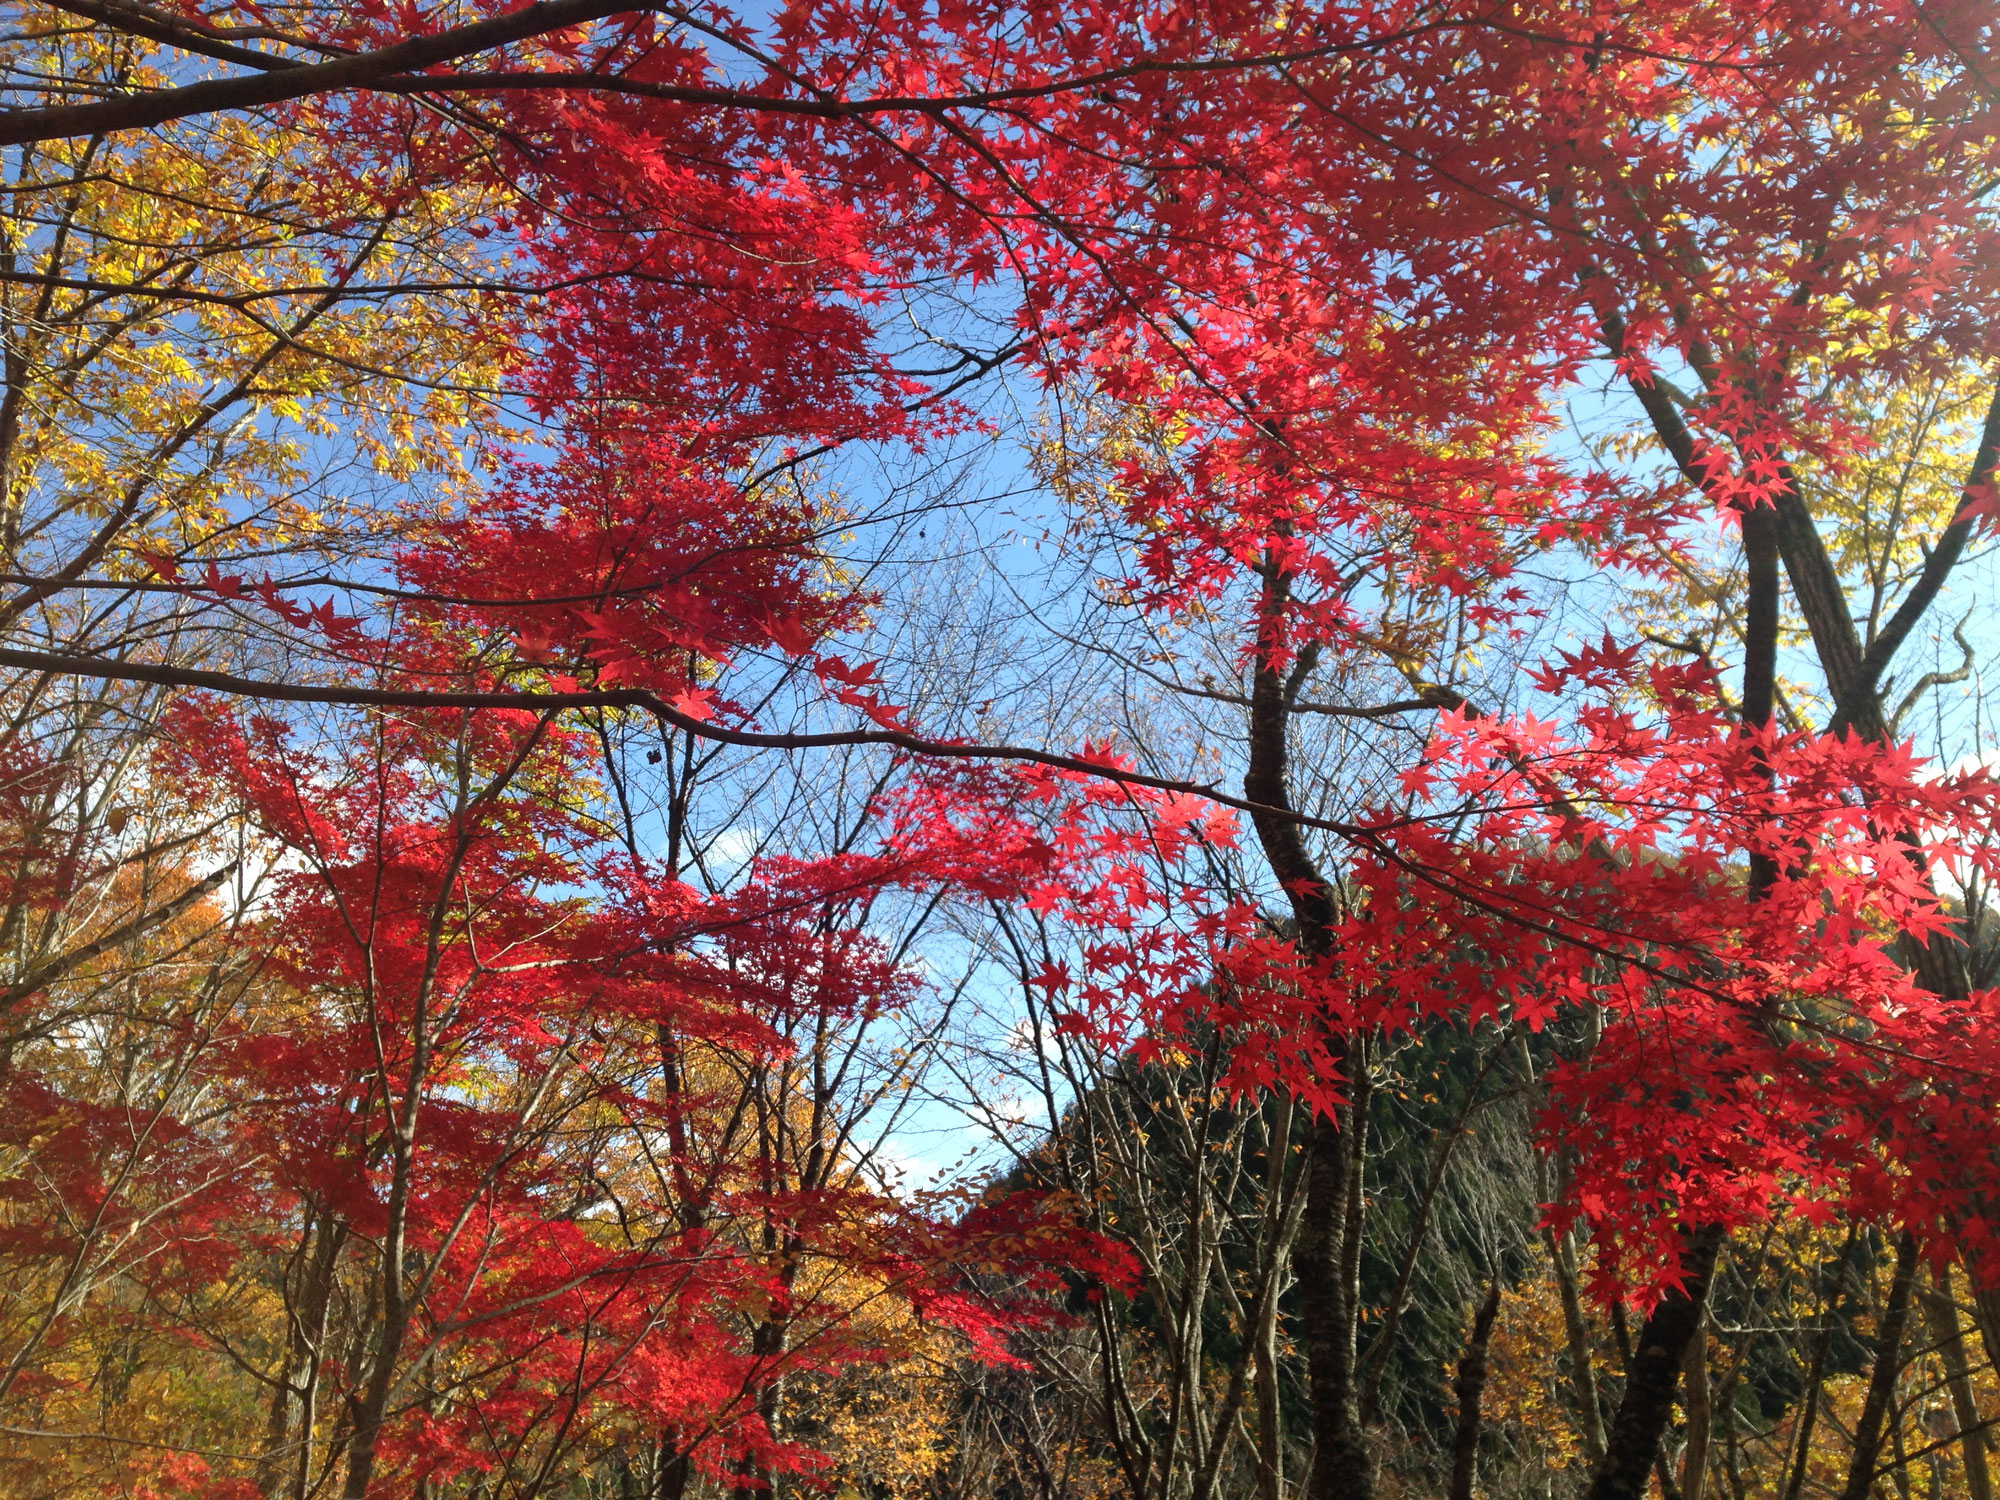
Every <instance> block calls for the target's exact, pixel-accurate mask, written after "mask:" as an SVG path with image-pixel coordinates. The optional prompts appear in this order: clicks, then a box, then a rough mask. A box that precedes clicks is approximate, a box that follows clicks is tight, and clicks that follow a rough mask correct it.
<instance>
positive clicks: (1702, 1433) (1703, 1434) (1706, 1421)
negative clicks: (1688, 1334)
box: [1681, 1319, 1714, 1500]
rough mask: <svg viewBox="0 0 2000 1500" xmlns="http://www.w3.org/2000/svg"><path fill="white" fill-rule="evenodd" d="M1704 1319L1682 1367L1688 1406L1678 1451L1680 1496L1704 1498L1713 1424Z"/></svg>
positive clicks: (1685, 1401)
mask: <svg viewBox="0 0 2000 1500" xmlns="http://www.w3.org/2000/svg"><path fill="white" fill-rule="evenodd" d="M1705 1322H1706V1319H1704V1320H1703V1324H1697V1325H1696V1327H1695V1331H1694V1337H1693V1338H1691V1339H1689V1340H1688V1347H1687V1363H1686V1366H1685V1367H1684V1369H1683V1371H1682V1378H1683V1379H1684V1380H1685V1381H1686V1383H1687V1394H1686V1396H1685V1398H1684V1399H1683V1401H1682V1405H1683V1406H1685V1407H1686V1409H1687V1448H1686V1449H1685V1450H1684V1451H1683V1452H1682V1454H1681V1496H1682V1500H1704V1496H1705V1494H1706V1492H1707V1489H1708V1445H1709V1434H1710V1432H1711V1430H1712V1429H1713V1425H1714V1404H1713V1402H1712V1401H1711V1399H1710V1393H1709V1386H1708V1334H1707V1331H1706V1329H1705V1327H1704V1326H1703V1325H1704V1324H1705Z"/></svg>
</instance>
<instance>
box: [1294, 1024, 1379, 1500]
mask: <svg viewBox="0 0 2000 1500" xmlns="http://www.w3.org/2000/svg"><path fill="white" fill-rule="evenodd" d="M1358 1051H1359V1049H1358V1047H1357V1048H1351V1049H1350V1055H1351V1056H1353V1055H1355V1054H1358ZM1351 1077H1352V1074H1350V1078H1351ZM1340 1113H1341V1115H1342V1116H1344V1117H1345V1124H1346V1126H1347V1128H1346V1129H1345V1130H1343V1129H1342V1128H1341V1126H1342V1121H1340V1120H1333V1119H1319V1120H1315V1121H1314V1122H1313V1127H1312V1134H1311V1136H1310V1138H1309V1141H1308V1145H1307V1148H1306V1149H1307V1163H1306V1171H1307V1173H1308V1176H1307V1179H1306V1194H1307V1201H1306V1222H1305V1226H1304V1230H1303V1232H1302V1233H1301V1234H1300V1236H1299V1249H1298V1265H1299V1284H1298V1290H1299V1324H1300V1328H1301V1332H1302V1333H1303V1336H1304V1343H1305V1348H1306V1370H1307V1374H1308V1376H1309V1377H1310V1379H1311V1381H1312V1397H1313V1468H1312V1475H1311V1477H1310V1479H1309V1481H1308V1485H1309V1489H1308V1495H1309V1497H1310V1500H1370V1497H1372V1496H1373V1494H1374V1492H1375V1471H1374V1465H1373V1463H1372V1462H1371V1461H1370V1458H1369V1454H1368V1447H1367V1444H1366V1442H1365V1440H1364V1439H1363V1436H1362V1431H1361V1413H1360V1406H1359V1402H1358V1396H1359V1392H1358V1390H1357V1389H1356V1382H1355V1379H1354V1373H1355V1372H1354V1355H1355V1342H1356V1341H1355V1331H1356V1329H1355V1315H1356V1311H1357V1309H1356V1307H1355V1292H1356V1290H1357V1289H1356V1288H1355V1286H1354V1285H1353V1283H1352V1280H1351V1279H1350V1276H1349V1272H1348V1268H1349V1266H1350V1264H1351V1262H1352V1257H1351V1256H1350V1255H1349V1253H1348V1252H1349V1249H1350V1245H1351V1231H1354V1230H1356V1229H1358V1228H1359V1227H1360V1226H1359V1224H1358V1223H1357V1222H1356V1215H1355V1214H1354V1212H1353V1201H1354V1199H1356V1198H1357V1197H1358V1196H1359V1194H1358V1193H1357V1192H1356V1191H1355V1189H1356V1187H1357V1186H1358V1185H1357V1184H1356V1183H1354V1182H1353V1180H1352V1179H1353V1177H1354V1175H1355V1173H1356V1170H1357V1169H1358V1167H1359V1165H1360V1163H1359V1161H1358V1159H1357V1158H1358V1153H1356V1152H1355V1151H1354V1150H1353V1149H1352V1147H1351V1143H1350V1139H1349V1137H1350V1136H1351V1135H1352V1134H1355V1133H1358V1131H1359V1130H1360V1124H1359V1121H1358V1119H1357V1117H1356V1112H1355V1110H1354V1109H1353V1108H1352V1107H1351V1106H1350V1107H1348V1108H1346V1109H1343V1110H1342V1111H1341V1112H1340Z"/></svg>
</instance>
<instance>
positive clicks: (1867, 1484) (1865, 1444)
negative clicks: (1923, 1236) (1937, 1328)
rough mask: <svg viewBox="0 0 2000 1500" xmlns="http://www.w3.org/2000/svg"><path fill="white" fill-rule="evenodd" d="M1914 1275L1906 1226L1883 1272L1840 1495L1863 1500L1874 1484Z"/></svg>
mask: <svg viewBox="0 0 2000 1500" xmlns="http://www.w3.org/2000/svg"><path fill="white" fill-rule="evenodd" d="M1916 1280H1917V1241H1916V1237H1915V1236H1914V1235H1912V1234H1911V1233H1910V1232H1909V1230H1907V1229H1906V1230H1904V1231H1903V1232H1902V1233H1901V1234H1900V1235H1898V1236H1897V1237H1896V1269H1895V1272H1894V1273H1893V1274H1892V1275H1891V1276H1890V1278H1889V1298H1888V1301H1887V1302H1886V1303H1884V1304H1883V1307H1882V1322H1881V1324H1880V1326H1879V1328H1878V1330H1877V1332H1876V1336H1875V1369H1874V1372H1873V1373H1872V1374H1871V1375H1870V1376H1869V1377H1868V1399H1867V1400H1865V1401H1864V1402H1862V1404H1861V1420H1860V1421H1858V1422H1856V1423H1855V1424H1854V1454H1853V1457H1852V1458H1851V1459H1850V1460H1849V1462H1848V1466H1847V1485H1846V1487H1845V1488H1844V1489H1842V1490H1841V1492H1840V1500H1868V1491H1869V1490H1870V1489H1871V1488H1873V1486H1874V1484H1875V1463H1876V1460H1877V1459H1878V1458H1879V1457H1880V1456H1881V1453H1882V1428H1883V1423H1884V1422H1885V1421H1887V1420H1888V1419H1889V1417H1890V1408H1891V1407H1892V1406H1893V1405H1894V1404H1895V1400H1896V1379H1897V1377H1898V1376H1899V1375H1901V1374H1902V1373H1903V1328H1904V1325H1905V1324H1907V1323H1908V1322H1909V1319H1910V1293H1911V1291H1912V1289H1913V1288H1914V1287H1915V1286H1916Z"/></svg>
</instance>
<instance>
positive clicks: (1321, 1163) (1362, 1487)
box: [1243, 556, 1375, 1500]
mask: <svg viewBox="0 0 2000 1500" xmlns="http://www.w3.org/2000/svg"><path fill="white" fill-rule="evenodd" d="M1289 599H1290V584H1289V580H1288V579H1287V578H1286V576H1285V575H1284V573H1283V572H1282V571H1280V569H1279V566H1278V564H1277V562H1276V560H1275V559H1274V558H1271V557H1268V556H1267V558H1266V559H1265V563H1264V596H1263V603H1262V612H1263V619H1262V623H1261V626H1260V631H1259V641H1258V650H1257V661H1256V667H1255V670H1254V672H1253V674H1252V677H1251V688H1250V744H1249V752H1250V753H1249V763H1248V766H1247V767H1246V769H1245V773H1244V777H1243V789H1244V793H1245V795H1246V796H1248V797H1249V798H1250V799H1251V800H1252V801H1255V802H1257V803H1259V804H1261V805H1262V807H1263V808H1265V809H1268V811H1260V812H1256V813H1253V814H1252V815H1251V823H1252V824H1253V826H1254V827H1255V828H1256V830H1257V839H1258V843H1259V844H1260V845H1261V846H1262V847H1263V850H1264V856H1265V858H1266V859H1267V860H1269V861H1270V865H1271V869H1272V872H1273V873H1274V874H1275V875H1276V876H1277V877H1278V880H1279V882H1280V883H1281V884H1282V885H1283V886H1284V888H1285V890H1286V892H1287V894H1288V895H1289V896H1290V898H1291V903H1292V914H1293V917H1294V919H1295V921H1296V922H1297V924H1298V943H1299V946H1300V948H1301V949H1302V950H1303V951H1304V952H1305V953H1306V954H1307V955H1308V956H1310V957H1313V958H1325V957H1326V956H1327V955H1328V954H1329V953H1330V951H1331V947H1332V940H1333V936H1332V929H1333V922H1334V916H1335V912H1336V902H1335V893H1334V888H1333V886H1332V884H1331V883H1330V882H1329V881H1328V880H1327V878H1326V876H1325V874H1324V873H1323V872H1322V871H1321V870H1320V868H1319V865H1318V863H1317V862H1316V861H1315V860H1314V859H1313V856H1312V852H1311V851H1310V850H1309V849H1308V848H1307V847H1306V843H1305V839H1304V836H1303V835H1302V834H1301V832H1300V829H1299V825H1298V824H1297V823H1296V822H1295V821H1294V820H1293V819H1292V818H1291V817H1289V816H1288V815H1287V814H1288V813H1289V812H1290V810H1291V806H1292V803H1291V792H1290V787H1289V785H1288V782H1287V772H1286V763H1287V757H1288V753H1289V746H1288V744H1287V739H1286V731H1287V729H1288V727H1289V723H1290V719H1291V704H1292V700H1293V698H1294V697H1295V696H1296V691H1297V687H1298V685H1299V684H1300V683H1301V682H1302V681H1303V680H1304V674H1305V672H1306V671H1307V670H1309V668H1310V666H1311V660H1312V658H1311V654H1310V652H1309V651H1306V652H1301V653H1300V654H1299V656H1298V657H1297V658H1295V659H1294V660H1293V666H1292V670H1291V672H1290V674H1289V677H1288V678H1287V679H1281V678H1280V677H1279V676H1278V673H1277V671H1276V669H1275V668H1274V667H1273V666H1272V662H1273V661H1274V660H1275V659H1276V658H1277V657H1278V656H1279V655H1280V654H1281V652H1282V651H1283V650H1284V648H1285V645H1286V643H1285V640H1284V617H1285V609H1286V606H1287V604H1288V602H1289ZM1342 1073H1343V1079H1342V1081H1343V1082H1344V1084H1345V1085H1346V1088H1347V1103H1346V1105H1345V1106H1343V1107H1342V1108H1341V1109H1340V1110H1339V1111H1338V1112H1337V1116H1336V1117H1335V1118H1324V1117H1322V1118H1320V1119H1316V1120H1314V1121H1313V1123H1312V1128H1311V1131H1310V1133H1309V1134H1308V1136H1307V1138H1306V1166H1305V1171H1306V1207H1305V1220H1304V1224H1303V1225H1302V1228H1301V1232H1300V1235H1299V1244H1298V1250H1297V1254H1296V1259H1297V1264H1298V1271H1299V1279H1298V1292H1299V1330H1300V1334H1301V1336H1302V1340H1303V1342H1304V1344H1305V1351H1306V1371H1307V1375H1308V1377H1309V1379H1310V1381H1311V1383H1312V1404H1313V1464H1312V1473H1311V1475H1310V1477H1309V1478H1308V1481H1307V1493H1308V1496H1309V1500H1373V1496H1374V1493H1375V1482H1374V1469H1373V1466H1372V1464H1371V1463H1370V1462H1369V1456H1368V1449H1367V1444H1366V1443H1365V1442H1364V1441H1363V1438H1362V1431H1361V1416H1360V1406H1359V1391H1358V1390H1357V1382H1356V1380H1355V1368H1354V1365H1355V1344H1356V1339H1355V1333H1356V1321H1355V1320H1356V1316H1357V1313H1358V1308H1357V1306H1356V1302H1357V1300H1358V1299H1357V1295H1356V1293H1357V1288H1356V1286H1355V1279H1356V1276H1357V1273H1358V1270H1359V1265H1360V1255H1361V1227H1362V1214H1363V1210H1364V1207H1365V1200H1364V1199H1363V1197H1362V1194H1361V1183H1360V1170H1361V1166H1362V1162H1363V1160H1364V1156H1363V1149H1362V1144H1361V1142H1362V1138H1363V1133H1364V1131H1365V1130H1366V1128H1367V1118H1368V1101H1367V1097H1366V1089H1367V1087H1368V1060H1367V1049H1366V1045H1365V1041H1364V1039H1363V1038H1361V1037H1359V1036H1351V1037H1348V1038H1347V1039H1346V1041H1345V1047H1344V1059H1343V1068H1342Z"/></svg>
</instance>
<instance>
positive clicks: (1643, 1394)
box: [1589, 1224, 1724, 1500]
mask: <svg viewBox="0 0 2000 1500" xmlns="http://www.w3.org/2000/svg"><path fill="white" fill-rule="evenodd" d="M1723 1238H1724V1235H1723V1231H1722V1228H1721V1226H1720V1225H1716V1224H1704V1225H1700V1226H1698V1227H1695V1228H1692V1229H1686V1230H1683V1231H1682V1233H1681V1246H1682V1248H1681V1268H1682V1271H1683V1273H1684V1275H1683V1280H1682V1282H1681V1284H1680V1285H1679V1286H1678V1287H1675V1288H1674V1289H1673V1290H1672V1291H1670V1292H1668V1293H1667V1294H1666V1295H1665V1296H1664V1297H1662V1298H1661V1299H1660V1302H1659V1305H1658V1306H1657V1307H1655V1308H1654V1309H1653V1311H1652V1315H1651V1316H1649V1317H1648V1318H1647V1319H1646V1321H1645V1323H1644V1324H1643V1325H1642V1326H1641V1327H1640V1329H1639V1337H1638V1339H1637V1340H1636V1341H1635V1342H1634V1344H1633V1348H1632V1359H1631V1365H1630V1373H1629V1374H1628V1376H1627V1378H1626V1381H1625V1395H1624V1398H1623V1399H1622V1400H1621V1401H1620V1402H1619V1404H1618V1414H1617V1416H1616V1417H1615V1418H1614V1419H1613V1421H1612V1424H1611V1431H1610V1432H1609V1433H1608V1434H1607V1435H1606V1439H1605V1452H1604V1462H1602V1463H1601V1464H1599V1465H1598V1466H1597V1472H1596V1474H1595V1475H1594V1476H1592V1479H1591V1484H1590V1490H1589V1496H1590V1500H1643V1497H1644V1495H1645V1493H1646V1490H1647V1488H1648V1486H1649V1484H1650V1482H1651V1479H1652V1474H1653V1468H1654V1460H1655V1459H1656V1458H1657V1457H1658V1455H1659V1451H1660V1439H1661V1438H1662V1437H1663V1436H1664V1435H1665V1433H1666V1430H1667V1422H1668V1420H1669V1418H1671V1417H1672V1415H1673V1405H1674V1393H1675V1391H1676V1390H1677V1389H1679V1387H1680V1380H1681V1367H1682V1365H1683V1364H1684V1363H1685V1362H1686V1359H1687V1348H1688V1344H1689V1343H1690V1341H1692V1340H1693V1338H1694V1336H1695V1334H1696V1333H1697V1332H1698V1331H1699V1329H1700V1327H1701V1320H1702V1314H1703V1310H1704V1309H1705V1308H1706V1307H1707V1305H1708V1288H1709V1283H1710V1282H1711V1281H1712V1280H1713V1279H1714V1276H1715V1260H1716V1256H1717V1254H1718V1253H1719V1252H1720V1251H1721V1249H1722V1241H1723Z"/></svg>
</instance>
